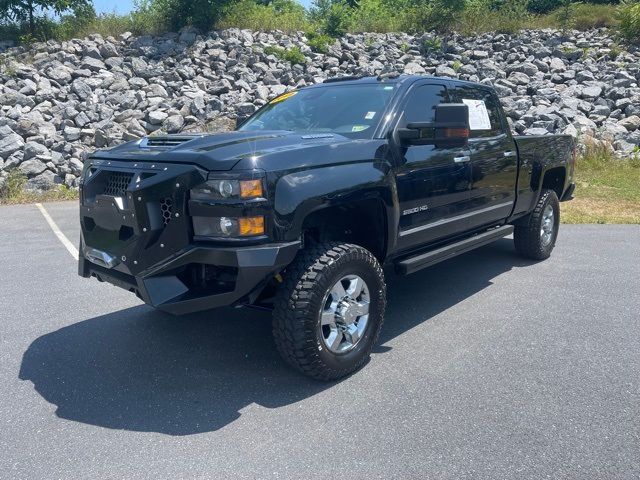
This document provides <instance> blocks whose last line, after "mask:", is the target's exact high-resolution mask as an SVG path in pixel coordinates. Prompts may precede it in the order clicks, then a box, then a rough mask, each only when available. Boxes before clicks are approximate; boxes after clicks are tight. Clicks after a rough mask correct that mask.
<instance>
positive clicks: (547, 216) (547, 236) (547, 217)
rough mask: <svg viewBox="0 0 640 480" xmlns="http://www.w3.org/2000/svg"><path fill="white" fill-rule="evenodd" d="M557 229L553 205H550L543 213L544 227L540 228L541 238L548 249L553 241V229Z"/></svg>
mask: <svg viewBox="0 0 640 480" xmlns="http://www.w3.org/2000/svg"><path fill="white" fill-rule="evenodd" d="M554 228H555V214H554V213H553V205H551V204H549V205H547V206H546V207H545V209H544V211H543V212H542V225H541V226H540V238H541V239H542V244H543V245H544V246H545V247H546V246H548V245H549V244H550V243H551V240H552V239H553V229H554Z"/></svg>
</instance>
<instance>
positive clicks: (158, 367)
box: [0, 202, 640, 480]
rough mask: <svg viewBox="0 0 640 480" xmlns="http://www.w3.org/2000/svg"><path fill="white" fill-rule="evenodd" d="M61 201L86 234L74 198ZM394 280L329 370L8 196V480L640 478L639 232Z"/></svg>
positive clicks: (470, 258)
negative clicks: (137, 284) (149, 302)
mask: <svg viewBox="0 0 640 480" xmlns="http://www.w3.org/2000/svg"><path fill="white" fill-rule="evenodd" d="M44 208H45V209H46V212H48V214H49V215H50V217H51V219H52V220H53V222H54V223H55V225H57V226H58V227H59V229H60V230H61V232H62V233H63V234H64V236H65V237H67V238H68V239H70V240H71V242H72V243H73V244H77V240H78V236H79V227H78V218H77V216H78V213H77V205H76V204H75V203H73V202H71V203H52V204H45V205H44ZM388 285H389V287H388V288H389V290H388V297H389V305H388V311H387V315H386V318H385V325H384V328H383V332H382V336H381V339H380V342H379V346H377V347H376V348H375V350H374V353H373V355H372V359H371V362H370V363H369V364H368V365H367V366H366V367H365V368H364V369H363V370H361V371H359V372H357V373H356V374H354V375H352V376H350V377H349V378H346V379H344V380H342V381H339V382H333V383H319V382H316V381H312V380H309V379H307V378H305V377H303V376H301V375H299V374H298V373H296V372H294V371H292V370H291V369H289V368H288V367H287V366H286V365H285V364H284V363H283V362H282V361H281V360H280V358H279V357H278V354H277V352H276V351H275V347H274V345H273V342H272V340H271V336H270V317H269V314H268V313H264V312H259V311H255V310H248V309H222V310H218V311H212V312H206V313H201V314H195V315H189V316H185V317H172V316H170V315H167V314H163V313H160V312H156V311H154V310H153V309H151V308H149V307H147V306H145V305H144V304H141V302H140V301H139V300H137V299H136V298H135V296H133V295H132V294H130V293H128V292H125V291H122V290H119V289H117V288H116V287H113V286H110V285H108V284H101V283H99V282H98V281H96V280H95V279H91V280H87V279H83V278H80V277H78V275H77V266H76V262H75V260H74V259H73V258H72V255H71V254H70V252H69V251H68V249H67V248H65V246H64V245H63V244H62V243H61V241H60V239H59V238H58V237H57V236H56V235H55V234H54V231H53V230H52V228H51V226H50V224H49V223H48V222H47V221H46V220H45V217H44V216H43V214H42V212H41V211H40V210H39V209H38V208H37V207H36V206H35V205H19V206H3V207H0V478H1V479H45V478H46V479H54V478H60V479H75V478H79V479H80V478H81V479H85V478H90V479H120V478H123V479H124V478H126V479H142V478H149V479H164V478H167V479H180V478H198V479H217V478H225V479H227V478H304V479H315V478H344V479H352V478H353V479H377V478H380V479H395V478H397V479H410V478H416V479H467V478H469V479H471V478H473V479H529V478H531V479H542V478H554V479H556V478H557V479H580V480H585V479H598V480H599V479H633V478H635V479H637V478H640V313H639V312H640V226H611V225H609V226H606V225H585V226H569V225H562V227H561V231H560V235H559V238H558V242H557V247H556V250H555V251H554V253H553V255H552V257H551V259H549V260H548V261H545V262H541V263H532V262H528V261H524V260H522V259H520V258H519V257H517V256H516V254H515V251H514V249H513V242H512V241H511V240H510V239H504V240H501V241H499V242H496V243H495V244H492V245H489V246H486V247H483V248H481V249H479V250H476V251H474V252H471V253H468V254H465V255H463V256H460V257H458V258H456V259H453V260H449V261H447V262H444V263H442V264H439V265H437V266H435V267H433V268H431V269H427V270H424V271H421V272H418V273H416V274H414V275H411V276H408V277H396V276H393V275H389V277H388Z"/></svg>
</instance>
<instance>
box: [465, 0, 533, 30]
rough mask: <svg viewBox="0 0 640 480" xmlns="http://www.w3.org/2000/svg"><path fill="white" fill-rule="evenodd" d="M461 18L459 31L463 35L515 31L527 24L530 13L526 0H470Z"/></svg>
mask: <svg viewBox="0 0 640 480" xmlns="http://www.w3.org/2000/svg"><path fill="white" fill-rule="evenodd" d="M462 18H463V19H462V22H461V26H460V31H461V33H462V34H464V35H472V34H476V33H483V32H500V33H516V32H517V31H519V30H521V29H522V28H525V27H527V26H528V24H529V21H530V19H531V14H530V13H529V11H528V10H527V0H510V1H496V0H470V1H469V2H468V3H467V8H466V10H465V11H464V14H463V17H462Z"/></svg>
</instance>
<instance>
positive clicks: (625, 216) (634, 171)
mask: <svg viewBox="0 0 640 480" xmlns="http://www.w3.org/2000/svg"><path fill="white" fill-rule="evenodd" d="M575 178H576V191H575V193H574V197H575V198H574V199H573V200H572V201H570V202H564V203H562V204H561V205H562V207H561V208H562V221H563V222H564V223H634V224H640V155H638V156H636V157H635V158H631V159H617V158H615V157H614V156H613V155H612V154H611V153H609V152H608V150H607V149H606V148H605V147H594V146H589V147H587V150H586V152H585V153H584V154H583V155H582V156H581V157H580V158H579V159H578V161H577V163H576V176H575Z"/></svg>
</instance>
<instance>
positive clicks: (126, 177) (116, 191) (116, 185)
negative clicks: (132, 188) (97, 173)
mask: <svg viewBox="0 0 640 480" xmlns="http://www.w3.org/2000/svg"><path fill="white" fill-rule="evenodd" d="M132 178H133V173H128V172H109V178H108V179H107V183H106V185H105V188H104V191H103V192H102V194H103V195H110V196H112V197H124V196H125V194H126V191H127V187H128V186H129V184H130V183H131V179H132Z"/></svg>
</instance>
